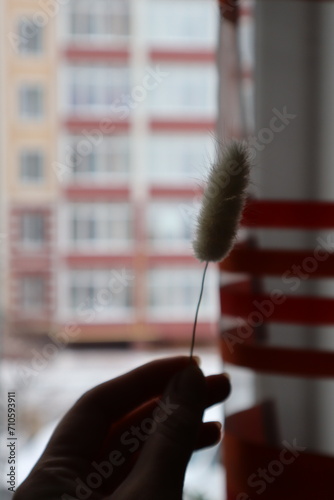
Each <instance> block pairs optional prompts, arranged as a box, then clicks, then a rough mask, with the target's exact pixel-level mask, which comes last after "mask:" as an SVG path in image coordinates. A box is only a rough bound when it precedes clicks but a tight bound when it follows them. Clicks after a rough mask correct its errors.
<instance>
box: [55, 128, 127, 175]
mask: <svg viewBox="0 0 334 500" xmlns="http://www.w3.org/2000/svg"><path fill="white" fill-rule="evenodd" d="M129 151H130V148H129V139H128V137H123V136H113V137H101V140H99V139H97V138H96V137H89V136H88V135H87V136H81V137H80V136H74V137H69V138H68V140H67V144H66V146H65V155H64V156H65V161H66V166H67V167H68V169H69V173H70V176H69V177H70V179H71V180H72V181H76V180H77V181H80V182H84V181H87V182H92V181H93V182H105V181H107V182H111V183H118V182H124V181H125V180H128V179H129V163H130V158H129V156H130V152H129Z"/></svg>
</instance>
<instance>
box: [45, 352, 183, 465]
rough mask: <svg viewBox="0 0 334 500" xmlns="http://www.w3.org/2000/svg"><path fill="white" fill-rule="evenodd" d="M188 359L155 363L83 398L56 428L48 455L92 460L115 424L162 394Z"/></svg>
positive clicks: (49, 445)
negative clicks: (64, 455) (55, 454)
mask: <svg viewBox="0 0 334 500" xmlns="http://www.w3.org/2000/svg"><path fill="white" fill-rule="evenodd" d="M189 362H190V360H189V357H187V356H180V357H174V358H166V359H159V360H155V361H152V362H151V363H147V364H146V365H143V366H141V367H139V368H136V369H135V370H132V371H130V372H128V373H126V374H125V375H122V376H120V377H117V378H116V379H113V380H110V381H108V382H105V383H103V384H101V385H98V386H97V387H95V388H94V389H92V390H90V391H88V392H87V393H86V394H84V395H83V396H82V397H81V398H80V399H79V401H77V403H76V404H75V405H74V406H73V408H72V409H71V410H70V411H69V412H68V413H67V414H66V415H65V417H64V418H63V420H62V421H61V422H60V424H59V425H58V426H57V428H56V430H55V432H54V434H53V436H52V438H51V440H50V442H49V444H48V446H47V448H46V451H45V453H47V454H49V455H52V454H53V453H54V451H55V450H56V452H57V453H58V454H59V453H65V454H66V455H67V456H74V457H78V456H80V457H81V459H85V458H87V459H89V458H90V457H91V456H92V455H94V454H96V453H97V452H98V450H100V449H101V446H102V444H103V441H104V439H105V436H106V435H107V433H108V429H109V428H110V425H111V424H112V422H113V421H117V420H119V419H121V418H122V417H123V416H124V415H126V414H127V413H129V412H131V411H132V410H133V409H135V408H137V407H138V406H140V405H141V404H142V403H144V402H146V401H147V400H150V399H152V398H154V397H156V396H158V395H159V394H161V393H162V392H163V391H164V389H165V387H166V385H167V383H168V381H169V380H170V379H171V377H172V376H173V375H174V374H175V373H177V372H178V371H180V370H181V369H182V368H184V367H185V366H187V365H188V364H189Z"/></svg>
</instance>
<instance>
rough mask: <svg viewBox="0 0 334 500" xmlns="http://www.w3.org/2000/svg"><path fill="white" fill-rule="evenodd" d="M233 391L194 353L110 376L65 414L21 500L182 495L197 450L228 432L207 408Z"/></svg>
mask: <svg viewBox="0 0 334 500" xmlns="http://www.w3.org/2000/svg"><path fill="white" fill-rule="evenodd" d="M229 392H230V383H229V380H228V378H227V377H226V376H225V375H224V374H222V375H212V376H209V377H204V375H203V373H202V371H201V370H200V369H199V368H198V366H197V364H196V363H195V361H194V360H190V359H189V358H188V357H174V358H168V359H161V360H157V361H153V362H151V363H148V364H146V365H143V366H141V367H139V368H137V369H135V370H133V371H131V372H129V373H126V374H125V375H122V376H120V377H118V378H116V379H114V380H110V381H108V382H105V383H104V384H101V385H99V386H97V387H95V388H94V389H91V390H90V391H88V392H87V393H85V394H84V395H83V396H82V397H81V398H80V399H79V400H78V401H77V402H76V404H75V405H74V406H73V407H72V408H71V410H70V411H69V412H68V413H67V414H66V415H65V416H64V418H63V419H62V420H61V422H60V423H59V424H58V426H57V428H56V430H55V431H54V433H53V435H52V437H51V439H50V441H49V443H48V444H47V446H46V449H45V451H44V452H43V454H42V456H41V457H40V459H39V460H38V462H37V463H36V465H35V466H34V468H33V470H32V471H31V473H30V474H29V476H28V478H27V479H26V480H25V481H24V482H23V483H22V484H21V486H20V487H19V488H18V489H17V491H16V493H15V495H14V497H13V500H158V499H159V500H167V499H168V500H181V499H182V492H183V482H184V475H185V471H186V467H187V464H188V462H189V459H190V457H191V454H192V452H193V451H194V450H195V449H199V448H203V447H206V446H211V445H213V444H215V443H217V442H218V441H219V439H220V428H219V425H218V423H215V422H207V423H203V422H202V416H203V411H204V409H205V408H206V407H208V406H211V405H213V404H215V403H218V402H221V401H223V400H224V399H226V397H227V396H228V394H229Z"/></svg>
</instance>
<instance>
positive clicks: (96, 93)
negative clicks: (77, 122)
mask: <svg viewBox="0 0 334 500" xmlns="http://www.w3.org/2000/svg"><path fill="white" fill-rule="evenodd" d="M67 78H68V81H67V85H66V90H65V92H66V94H67V96H68V98H67V106H68V107H69V111H71V112H73V113H86V112H88V113H101V112H107V111H109V112H110V111H113V108H114V110H115V111H116V112H117V110H119V118H120V119H121V118H122V116H123V115H122V113H124V112H125V111H124V110H123V108H124V107H125V106H124V99H126V94H128V93H129V89H130V84H129V70H128V68H126V67H121V66H114V67H111V66H98V65H96V66H81V65H79V66H72V67H70V68H68V72H67ZM120 103H123V105H122V104H120ZM125 103H126V100H125ZM122 110H123V111H122ZM126 113H127V114H126V116H124V117H123V118H127V116H128V112H126Z"/></svg>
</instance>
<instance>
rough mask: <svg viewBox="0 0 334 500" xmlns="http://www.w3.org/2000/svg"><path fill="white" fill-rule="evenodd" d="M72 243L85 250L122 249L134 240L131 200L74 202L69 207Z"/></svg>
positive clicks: (69, 235) (68, 217)
mask: <svg viewBox="0 0 334 500" xmlns="http://www.w3.org/2000/svg"><path fill="white" fill-rule="evenodd" d="M67 220H68V221H69V234H68V237H69V244H70V246H72V247H78V248H80V251H81V250H84V249H85V248H87V250H89V249H92V248H95V249H96V250H98V249H101V250H103V249H105V250H111V251H112V250H113V249H114V250H115V251H116V250H120V249H121V248H123V249H124V248H128V247H129V245H130V242H131V241H132V232H133V231H132V214H131V211H130V207H129V205H128V204H127V203H90V202H87V203H71V204H69V205H68V207H67Z"/></svg>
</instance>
